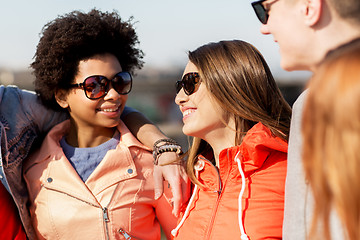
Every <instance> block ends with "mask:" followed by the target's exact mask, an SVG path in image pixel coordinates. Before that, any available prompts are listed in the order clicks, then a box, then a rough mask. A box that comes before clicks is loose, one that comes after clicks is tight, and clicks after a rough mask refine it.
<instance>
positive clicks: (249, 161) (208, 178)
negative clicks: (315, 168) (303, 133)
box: [172, 123, 287, 240]
mask: <svg viewBox="0 0 360 240" xmlns="http://www.w3.org/2000/svg"><path fill="white" fill-rule="evenodd" d="M286 160H287V143H286V142H285V141H283V140H281V139H280V138H278V137H274V136H273V135H272V134H271V132H270V130H269V129H268V128H266V127H265V126H264V125H262V124H261V123H258V124H256V125H255V126H254V127H253V128H251V129H250V130H249V131H248V133H247V134H246V136H245V137H244V139H243V142H242V144H241V145H240V146H236V147H232V148H228V149H224V150H223V151H222V152H221V153H220V156H219V165H220V166H219V168H217V167H215V166H214V165H213V164H212V163H211V162H210V161H208V160H207V159H205V158H204V157H202V156H200V157H199V159H198V162H197V164H196V166H195V170H196V172H197V175H198V179H199V181H200V182H201V183H203V184H204V185H205V187H199V186H195V188H194V192H193V195H192V197H191V199H190V201H189V205H188V207H187V209H186V211H185V213H184V216H183V219H182V220H181V222H180V223H179V225H178V226H177V228H176V229H174V230H173V231H172V233H173V235H175V239H184V240H191V239H196V240H197V239H202V240H207V239H214V240H215V239H216V240H218V239H232V240H233V239H250V240H255V239H281V238H282V222H283V211H284V186H285V177H286ZM239 166H240V168H239ZM242 175H243V176H242ZM244 180H245V181H244Z"/></svg>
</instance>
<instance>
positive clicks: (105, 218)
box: [42, 184, 119, 240]
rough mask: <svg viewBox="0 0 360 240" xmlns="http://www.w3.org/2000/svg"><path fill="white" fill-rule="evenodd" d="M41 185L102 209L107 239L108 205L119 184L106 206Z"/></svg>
mask: <svg viewBox="0 0 360 240" xmlns="http://www.w3.org/2000/svg"><path fill="white" fill-rule="evenodd" d="M42 186H43V187H44V188H46V189H48V190H51V191H55V192H59V193H62V194H65V195H67V196H69V197H72V198H75V199H77V200H79V201H81V202H84V203H86V204H88V205H90V206H93V207H97V208H100V209H101V210H102V212H103V220H104V224H105V233H106V239H107V240H109V239H110V235H109V227H108V223H109V222H110V218H109V213H108V206H109V205H110V203H111V200H112V199H113V197H114V194H115V192H116V189H117V187H118V186H119V184H118V185H117V186H116V188H115V190H114V192H113V194H112V196H111V198H110V201H109V203H108V204H107V206H106V207H102V206H101V204H100V203H99V205H95V204H93V203H90V202H87V201H85V200H83V199H80V198H78V197H75V196H72V195H70V194H68V193H66V192H63V191H60V190H58V189H55V188H49V187H46V186H45V185H43V184H42Z"/></svg>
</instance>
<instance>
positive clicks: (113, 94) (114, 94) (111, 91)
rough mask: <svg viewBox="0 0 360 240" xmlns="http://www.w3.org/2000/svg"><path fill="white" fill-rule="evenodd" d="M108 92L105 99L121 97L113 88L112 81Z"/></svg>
mask: <svg viewBox="0 0 360 240" xmlns="http://www.w3.org/2000/svg"><path fill="white" fill-rule="evenodd" d="M108 88H109V89H108V91H107V94H106V95H105V97H104V100H114V99H115V100H116V99H118V98H120V94H119V93H118V92H117V91H116V90H115V89H114V88H113V86H112V83H110V86H108Z"/></svg>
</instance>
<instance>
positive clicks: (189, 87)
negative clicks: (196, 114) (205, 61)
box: [176, 72, 200, 95]
mask: <svg viewBox="0 0 360 240" xmlns="http://www.w3.org/2000/svg"><path fill="white" fill-rule="evenodd" d="M199 81H200V76H199V73H197V72H190V73H187V74H185V75H184V76H183V78H182V80H181V81H176V94H178V93H179V92H180V90H181V89H182V88H183V89H184V92H185V94H186V95H191V94H193V93H194V92H195V91H196V90H197V83H199Z"/></svg>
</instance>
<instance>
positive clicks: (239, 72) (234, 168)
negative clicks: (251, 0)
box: [172, 40, 291, 240]
mask: <svg viewBox="0 0 360 240" xmlns="http://www.w3.org/2000/svg"><path fill="white" fill-rule="evenodd" d="M175 102H176V104H178V105H179V107H180V110H181V112H182V113H183V122H184V126H183V132H184V133H185V134H186V135H188V136H192V137H193V143H192V145H191V147H190V150H189V155H188V159H187V173H188V175H189V177H190V179H191V180H192V182H193V183H194V184H195V187H194V190H193V195H192V197H191V199H190V202H189V204H188V207H187V209H186V211H185V213H184V215H183V217H182V220H181V221H180V223H179V225H178V226H177V228H176V229H174V230H173V232H172V233H173V235H174V236H175V239H187V240H189V239H239V238H240V237H241V239H265V238H266V239H269V238H271V239H281V236H282V234H281V231H282V219H283V209H284V185H285V175H286V159H287V140H288V135H289V125H290V115H291V109H290V107H289V105H288V104H287V103H286V101H285V99H284V98H283V96H282V95H281V92H280V90H279V88H278V87H277V85H276V83H275V81H274V78H273V76H272V75H271V72H270V70H269V67H268V66H267V64H266V62H265V60H264V58H263V57H262V55H261V54H260V53H259V51H258V50H257V49H256V48H255V47H253V46H252V45H251V44H249V43H246V42H244V41H239V40H234V41H221V42H218V43H210V44H207V45H204V46H201V47H199V48H198V49H196V50H195V51H192V52H189V62H188V64H187V66H186V68H185V71H184V74H183V78H182V80H181V81H178V82H177V96H176V99H175Z"/></svg>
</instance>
